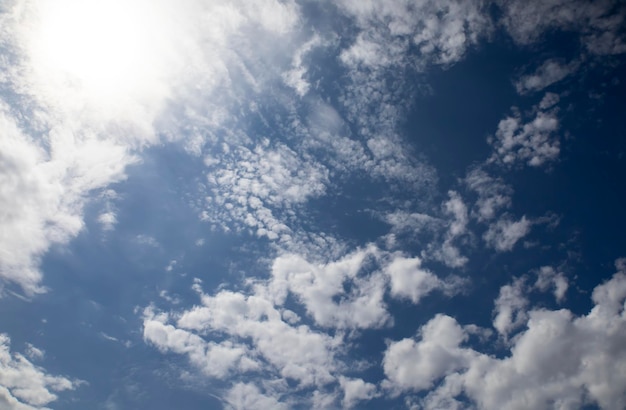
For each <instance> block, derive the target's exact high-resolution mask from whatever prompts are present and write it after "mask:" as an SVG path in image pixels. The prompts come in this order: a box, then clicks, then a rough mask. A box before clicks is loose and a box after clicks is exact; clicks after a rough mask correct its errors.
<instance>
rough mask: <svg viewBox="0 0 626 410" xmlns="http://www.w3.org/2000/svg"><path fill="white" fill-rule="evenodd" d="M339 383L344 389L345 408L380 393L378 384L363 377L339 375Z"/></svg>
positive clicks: (343, 402) (343, 401)
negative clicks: (368, 381)
mask: <svg viewBox="0 0 626 410" xmlns="http://www.w3.org/2000/svg"><path fill="white" fill-rule="evenodd" d="M339 385H340V386H341V388H342V389H343V400H342V404H343V407H344V408H348V409H350V408H352V407H354V406H356V405H357V403H359V402H361V401H364V400H371V399H373V398H374V397H377V396H378V395H379V393H378V391H377V390H378V389H377V388H376V385H374V384H372V383H367V382H365V381H364V380H363V379H353V378H348V377H343V376H341V377H339Z"/></svg>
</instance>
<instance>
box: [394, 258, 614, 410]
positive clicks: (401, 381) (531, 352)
mask: <svg viewBox="0 0 626 410" xmlns="http://www.w3.org/2000/svg"><path fill="white" fill-rule="evenodd" d="M616 265H617V267H618V272H617V273H616V274H615V275H614V276H613V277H612V278H611V279H610V280H608V281H607V282H605V283H603V284H601V285H598V286H597V287H596V288H595V289H594V291H593V294H592V299H593V302H594V306H593V308H592V309H591V311H590V312H589V313H588V314H586V315H582V316H577V315H575V314H574V313H572V312H570V311H569V310H566V309H561V310H548V309H538V308H531V307H530V305H529V304H528V303H527V301H526V300H525V295H524V294H523V293H521V288H520V282H516V283H514V284H513V285H512V286H507V287H505V288H503V289H502V290H501V292H500V296H499V298H498V299H497V301H496V307H497V312H498V314H497V316H496V319H495V321H494V326H495V327H496V328H497V329H498V330H500V331H502V332H508V331H509V330H510V329H511V328H512V326H515V327H521V326H523V330H521V331H519V333H518V334H517V335H516V337H515V338H514V339H512V340H511V341H510V345H509V346H508V349H507V352H506V354H505V355H504V356H502V357H494V356H492V355H488V354H485V353H482V352H480V351H479V350H476V348H473V347H470V346H467V345H466V342H467V341H468V338H469V337H470V333H469V332H468V330H467V328H464V327H462V326H461V325H460V324H459V323H458V322H457V321H456V320H455V319H454V318H452V317H449V316H446V315H437V316H435V317H434V318H433V319H431V320H430V321H429V322H428V323H427V324H426V325H424V326H423V327H422V328H421V329H420V331H419V334H418V335H417V336H416V337H415V338H406V339H402V340H399V341H396V342H392V343H391V344H390V345H389V347H388V348H387V351H386V352H385V358H384V361H383V366H384V369H385V374H386V376H387V379H386V382H385V386H386V387H387V388H388V389H389V390H390V391H391V392H394V393H395V394H399V393H401V392H419V391H424V390H429V392H428V393H427V394H426V396H425V397H424V398H422V399H419V401H420V403H421V405H422V407H423V408H426V409H434V408H441V406H445V407H448V408H461V407H463V404H462V403H463V399H462V398H461V396H465V397H467V398H468V399H469V400H470V401H471V402H472V403H473V404H475V405H476V406H477V407H478V408H481V409H495V408H511V409H513V408H535V409H548V408H554V407H557V408H564V409H570V408H580V407H582V406H585V405H598V406H600V407H601V408H603V409H619V408H623V407H624V405H626V396H625V395H624V391H623V388H622V386H623V385H624V383H625V382H626V380H624V377H623V375H624V372H623V369H624V368H625V366H626V348H624V346H623V343H622V342H623V340H624V337H626V318H625V316H624V301H625V300H626V272H625V271H624V263H623V261H621V260H620V261H618V262H617V263H616Z"/></svg>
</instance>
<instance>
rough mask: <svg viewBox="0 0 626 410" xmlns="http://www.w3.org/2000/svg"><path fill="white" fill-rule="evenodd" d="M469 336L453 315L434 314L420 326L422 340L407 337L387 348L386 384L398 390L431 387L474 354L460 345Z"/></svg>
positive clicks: (385, 361) (388, 387)
mask: <svg viewBox="0 0 626 410" xmlns="http://www.w3.org/2000/svg"><path fill="white" fill-rule="evenodd" d="M466 339H467V335H466V334H465V332H464V331H463V329H462V328H461V326H459V324H458V323H457V322H456V321H455V320H454V319H453V318H451V317H449V316H446V315H437V316H435V317H434V318H433V319H431V320H430V321H429V322H428V323H427V324H425V325H424V326H423V327H422V328H421V330H420V333H419V341H416V340H414V339H413V338H407V339H403V340H400V341H398V342H393V343H391V344H390V345H389V346H388V347H387V350H386V351H385V356H384V358H383V369H384V371H385V375H386V376H387V380H386V381H385V383H384V384H383V386H384V387H386V388H387V389H390V390H391V391H392V392H395V393H399V392H401V391H404V390H426V389H430V388H432V387H433V383H434V382H435V381H436V380H438V379H440V378H441V377H443V376H445V375H447V374H450V373H453V372H454V371H456V370H458V369H461V368H464V367H465V366H466V365H467V362H468V359H469V356H471V354H468V353H469V352H468V351H466V350H464V349H462V348H459V345H460V344H461V343H462V342H463V341H465V340H466Z"/></svg>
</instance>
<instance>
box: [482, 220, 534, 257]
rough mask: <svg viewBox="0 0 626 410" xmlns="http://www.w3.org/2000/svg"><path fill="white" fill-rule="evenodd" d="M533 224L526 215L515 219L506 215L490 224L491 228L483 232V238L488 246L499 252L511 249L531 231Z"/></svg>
mask: <svg viewBox="0 0 626 410" xmlns="http://www.w3.org/2000/svg"><path fill="white" fill-rule="evenodd" d="M531 226H532V221H530V220H529V219H527V218H526V217H525V216H522V218H521V219H520V220H518V221H514V220H512V219H510V217H508V216H506V215H505V216H503V217H502V218H500V219H499V220H498V221H497V222H494V223H492V224H490V225H489V229H488V230H487V231H486V232H485V233H484V234H483V239H484V240H485V242H486V243H487V245H488V246H490V247H492V248H494V249H495V250H496V251H498V252H505V251H510V250H512V249H513V247H514V246H515V244H516V243H517V241H519V240H520V239H522V238H523V237H524V236H526V235H527V234H528V233H529V232H530V228H531Z"/></svg>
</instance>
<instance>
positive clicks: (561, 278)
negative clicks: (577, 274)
mask: <svg viewBox="0 0 626 410" xmlns="http://www.w3.org/2000/svg"><path fill="white" fill-rule="evenodd" d="M535 288H537V289H539V290H540V291H542V292H546V291H547V290H549V289H552V293H553V294H554V297H555V299H556V301H557V302H559V303H560V302H562V301H563V300H564V299H565V293H566V292H567V289H568V288H569V282H568V280H567V278H566V277H565V275H563V273H561V272H557V271H556V270H554V268H553V267H551V266H542V267H541V268H540V269H539V271H538V272H537V281H536V282H535Z"/></svg>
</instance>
